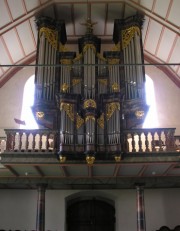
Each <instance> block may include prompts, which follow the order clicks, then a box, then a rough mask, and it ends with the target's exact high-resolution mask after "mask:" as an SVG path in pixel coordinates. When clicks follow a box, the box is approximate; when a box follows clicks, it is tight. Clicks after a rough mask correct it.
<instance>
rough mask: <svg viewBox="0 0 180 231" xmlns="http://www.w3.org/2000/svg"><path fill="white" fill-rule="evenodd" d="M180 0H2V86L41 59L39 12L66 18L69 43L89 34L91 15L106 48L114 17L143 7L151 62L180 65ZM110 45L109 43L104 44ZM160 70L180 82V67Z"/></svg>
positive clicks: (169, 66) (109, 46)
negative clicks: (38, 52) (38, 49)
mask: <svg viewBox="0 0 180 231" xmlns="http://www.w3.org/2000/svg"><path fill="white" fill-rule="evenodd" d="M179 9H180V1H179V0H124V1H119V0H112V1H105V0H79V1H77V0H71V1H68V0H67V1H65V0H64V1H63V0H0V54H1V55H0V65H1V66H0V87H1V86H3V84H5V83H6V82H7V80H9V79H10V78H11V77H12V76H13V74H14V73H15V72H17V71H18V70H20V68H19V67H18V68H17V67H11V66H4V65H13V64H27V65H28V64H30V63H32V61H34V60H35V54H36V43H37V31H36V26H35V21H34V20H35V15H38V14H44V15H47V16H51V17H55V16H56V17H57V18H59V19H63V20H64V21H65V24H66V31H67V39H68V42H67V47H68V46H69V47H70V49H71V48H72V47H73V45H74V44H75V43H76V41H77V38H79V37H80V36H82V35H84V33H85V27H83V26H82V25H80V23H82V22H84V21H85V20H86V19H87V17H90V18H91V20H92V21H93V22H97V24H96V25H95V26H94V34H95V35H97V36H99V37H100V38H101V39H102V48H103V49H104V50H110V49H111V48H112V46H113V42H112V34H113V24H114V19H118V18H126V17H128V16H131V15H134V14H135V13H136V12H137V11H141V12H142V13H143V14H144V15H145V21H144V26H143V30H142V34H143V44H144V55H145V60H146V61H147V62H149V63H160V64H170V63H172V64H178V63H180V55H179V54H180V13H179ZM103 44H105V45H103ZM160 68H161V69H162V70H163V71H164V72H166V74H167V75H168V76H169V77H170V78H171V79H172V81H174V82H175V83H176V84H177V85H178V86H180V65H165V66H160Z"/></svg>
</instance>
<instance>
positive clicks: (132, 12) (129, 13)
mask: <svg viewBox="0 0 180 231" xmlns="http://www.w3.org/2000/svg"><path fill="white" fill-rule="evenodd" d="M136 12H137V10H135V9H134V8H133V7H131V6H129V5H125V10H124V18H127V17H130V16H133V15H135V14H136Z"/></svg>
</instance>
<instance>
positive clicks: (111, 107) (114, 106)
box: [106, 102, 120, 120]
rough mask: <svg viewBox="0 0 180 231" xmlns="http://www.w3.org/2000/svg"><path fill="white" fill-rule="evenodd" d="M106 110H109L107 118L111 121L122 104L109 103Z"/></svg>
mask: <svg viewBox="0 0 180 231" xmlns="http://www.w3.org/2000/svg"><path fill="white" fill-rule="evenodd" d="M106 110H107V113H106V118H107V120H109V119H110V118H111V116H112V115H113V113H114V112H115V111H116V110H120V103H118V102H112V103H108V104H107V105H106Z"/></svg>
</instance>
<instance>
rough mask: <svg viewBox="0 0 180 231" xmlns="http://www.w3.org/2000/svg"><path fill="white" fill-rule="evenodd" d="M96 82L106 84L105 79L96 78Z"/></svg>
mask: <svg viewBox="0 0 180 231" xmlns="http://www.w3.org/2000/svg"><path fill="white" fill-rule="evenodd" d="M98 82H99V83H101V84H103V85H106V86H107V79H98Z"/></svg>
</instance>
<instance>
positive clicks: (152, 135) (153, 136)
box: [151, 131, 156, 152]
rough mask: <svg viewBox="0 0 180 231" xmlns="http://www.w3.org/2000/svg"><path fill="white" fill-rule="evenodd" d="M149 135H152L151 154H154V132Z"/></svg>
mask: <svg viewBox="0 0 180 231" xmlns="http://www.w3.org/2000/svg"><path fill="white" fill-rule="evenodd" d="M151 135H152V143H151V144H152V152H155V151H156V149H155V140H154V135H155V132H154V131H153V132H151Z"/></svg>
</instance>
